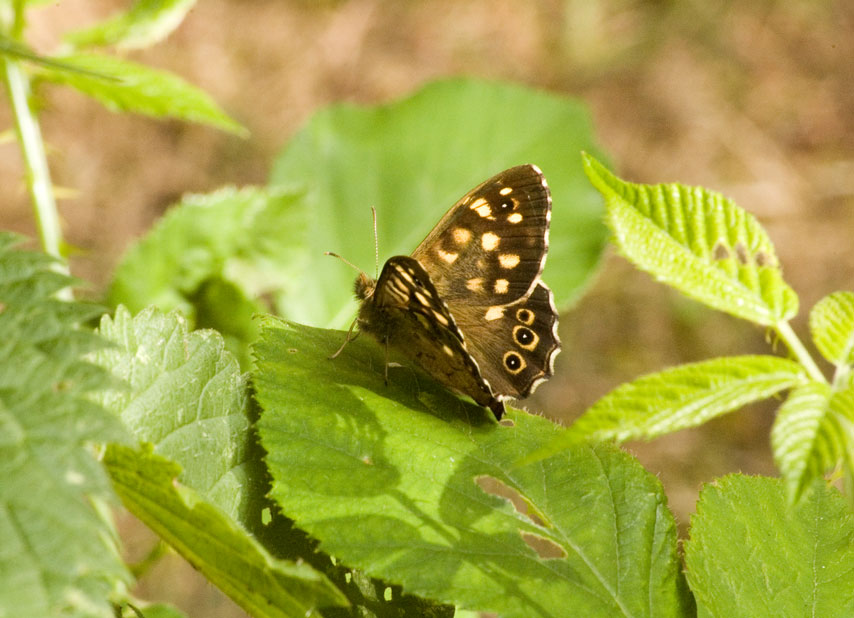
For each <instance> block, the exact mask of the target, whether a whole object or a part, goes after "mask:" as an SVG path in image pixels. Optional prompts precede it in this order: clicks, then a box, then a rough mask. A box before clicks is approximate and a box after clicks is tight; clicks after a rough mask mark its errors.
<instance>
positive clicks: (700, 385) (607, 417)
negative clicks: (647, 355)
mask: <svg viewBox="0 0 854 618" xmlns="http://www.w3.org/2000/svg"><path fill="white" fill-rule="evenodd" d="M806 381H807V376H806V373H805V372H804V370H803V368H802V367H801V366H800V365H799V364H797V363H795V362H793V361H790V360H787V359H785V358H778V357H776V356H734V357H727V358H716V359H712V360H707V361H701V362H698V363H690V364H686V365H680V366H678V367H673V368H671V369H665V370H664V371H661V372H658V373H653V374H650V375H646V376H642V377H640V378H638V379H636V380H633V381H632V382H629V383H627V384H622V385H620V386H618V387H617V388H616V389H614V390H613V391H611V392H610V393H608V394H607V395H605V396H604V397H602V399H600V400H599V401H597V402H596V403H595V404H593V406H592V407H591V408H590V409H589V410H587V412H585V413H584V415H583V416H581V418H579V419H578V420H577V421H576V422H575V423H574V424H573V425H572V427H571V428H570V430H569V431H568V432H567V433H566V438H567V439H568V440H577V439H579V438H582V437H583V438H587V439H593V440H597V441H601V440H617V441H618V442H624V441H626V440H638V439H644V440H649V439H652V438H655V437H658V436H662V435H665V434H668V433H672V432H674V431H678V430H680V429H685V428H687V427H696V426H697V425H702V424H703V423H705V422H707V421H709V420H711V419H712V418H714V417H716V416H719V415H721V414H725V413H727V412H732V411H733V410H737V409H738V408H740V407H742V406H744V405H746V404H748V403H751V402H754V401H759V400H761V399H765V398H767V397H771V396H772V395H774V394H776V393H779V392H780V391H782V390H785V389H788V388H792V387H793V386H798V385H800V384H804V383H805V382H806ZM555 446H557V445H555Z"/></svg>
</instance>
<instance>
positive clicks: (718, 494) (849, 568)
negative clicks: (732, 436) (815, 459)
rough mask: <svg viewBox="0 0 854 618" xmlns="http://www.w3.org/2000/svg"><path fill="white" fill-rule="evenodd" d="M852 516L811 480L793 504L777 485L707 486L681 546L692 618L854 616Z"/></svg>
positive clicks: (732, 480) (736, 481)
mask: <svg viewBox="0 0 854 618" xmlns="http://www.w3.org/2000/svg"><path fill="white" fill-rule="evenodd" d="M852 547H854V518H852V515H851V513H850V511H849V510H848V507H847V505H846V503H845V500H844V498H843V497H842V496H841V495H840V494H839V492H838V491H836V490H835V489H832V488H828V487H826V485H825V484H824V482H822V481H818V482H816V483H814V484H813V485H812V486H811V489H810V491H809V492H808V493H807V494H806V495H805V496H804V499H803V500H802V501H801V502H800V503H798V504H797V505H795V506H791V505H789V504H788V503H787V500H786V494H785V491H784V489H783V484H782V483H781V482H780V481H779V480H777V479H770V478H762V477H745V476H739V475H733V476H727V477H724V478H723V479H720V480H718V481H717V482H716V483H715V484H714V485H707V486H706V487H705V488H704V489H703V491H702V492H701V494H700V501H699V503H698V504H697V513H696V514H695V515H693V516H692V517H691V539H690V540H689V541H688V542H687V544H686V547H685V563H686V566H687V575H688V582H689V583H690V585H691V589H692V590H693V592H694V595H695V596H696V598H697V605H698V610H699V611H698V615H700V616H710V617H711V616H719V617H721V618H739V617H744V618H756V617H757V616H821V617H822V618H842V617H843V616H851V615H854V552H852V551H851V548H852Z"/></svg>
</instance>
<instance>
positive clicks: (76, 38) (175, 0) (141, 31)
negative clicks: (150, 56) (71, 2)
mask: <svg viewBox="0 0 854 618" xmlns="http://www.w3.org/2000/svg"><path fill="white" fill-rule="evenodd" d="M195 4H196V0H136V2H134V3H133V5H132V6H131V7H130V8H129V9H128V10H127V11H125V12H123V13H119V14H117V15H114V16H113V17H110V18H109V19H107V20H105V21H103V22H101V23H98V24H95V25H94V26H90V27H88V28H86V29H84V30H77V31H74V32H69V33H67V34H66V35H65V40H66V41H69V42H70V43H73V44H74V45H76V46H78V47H82V46H87V45H116V46H117V47H118V48H119V49H135V48H140V47H148V46H149V45H153V44H154V43H157V42H159V41H161V40H163V39H165V38H166V37H167V36H169V34H170V33H171V32H172V31H173V30H174V29H175V28H177V27H178V26H179V25H180V24H181V22H182V21H183V20H184V16H185V15H186V14H187V12H188V11H189V10H190V9H191V8H193V5H195Z"/></svg>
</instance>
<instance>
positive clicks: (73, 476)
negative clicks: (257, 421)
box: [0, 232, 131, 618]
mask: <svg viewBox="0 0 854 618" xmlns="http://www.w3.org/2000/svg"><path fill="white" fill-rule="evenodd" d="M17 242H18V238H17V237H15V236H12V235H11V234H8V233H5V232H0V479H2V482H0V539H2V541H0V615H4V616H28V617H34V618H38V617H41V616H45V617H47V616H102V617H104V618H107V617H110V616H112V615H113V613H112V608H111V605H110V603H109V599H110V598H111V597H112V598H116V599H118V598H121V597H123V596H124V595H125V594H126V587H127V586H128V585H129V584H130V581H131V576H130V574H129V573H128V572H127V570H126V569H125V567H124V564H123V563H122V561H121V559H120V558H119V550H118V547H117V540H116V533H115V530H114V529H113V526H112V522H111V521H110V519H109V515H108V512H107V509H105V508H103V504H104V501H105V500H107V499H110V498H111V496H112V494H111V492H110V489H109V483H108V481H107V478H106V475H105V474H104V471H103V469H102V468H101V466H100V464H98V462H97V461H96V460H95V458H94V457H93V456H92V444H93V443H94V442H100V441H106V440H119V439H123V438H124V437H125V436H126V434H125V432H124V430H123V429H122V427H121V426H120V424H119V423H118V422H117V421H116V419H114V418H113V417H112V416H110V415H109V414H107V412H105V411H104V410H103V409H102V408H100V407H99V406H97V405H96V404H94V403H93V402H92V401H90V399H89V398H90V396H91V394H92V393H93V391H95V390H96V389H99V388H103V387H105V386H107V385H109V384H110V383H111V379H110V377H109V375H108V374H107V373H106V372H104V371H103V370H102V369H100V368H99V367H96V366H94V365H92V364H91V363H89V362H87V361H85V360H84V356H85V354H86V353H88V352H90V351H93V350H96V349H98V348H100V347H102V346H103V345H104V343H103V341H101V340H100V339H99V338H98V337H96V336H95V335H93V334H92V332H91V331H89V330H87V329H85V328H83V327H81V326H80V325H81V324H82V323H84V322H85V321H87V320H88V319H90V318H92V317H94V316H95V315H97V314H98V313H100V310H99V308H98V307H95V306H92V305H86V304H83V303H68V302H63V301H60V300H57V299H56V298H54V296H53V295H54V294H55V292H57V291H58V290H60V289H62V288H64V287H67V286H68V285H70V284H71V283H72V282H73V281H72V279H70V278H69V277H66V276H64V275H61V274H59V273H56V272H54V271H53V270H51V267H52V265H53V261H52V260H51V259H50V258H48V257H47V256H45V255H42V254H38V253H31V252H25V251H19V250H16V249H15V248H14V245H15V244H16V243H17Z"/></svg>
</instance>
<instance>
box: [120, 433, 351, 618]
mask: <svg viewBox="0 0 854 618" xmlns="http://www.w3.org/2000/svg"><path fill="white" fill-rule="evenodd" d="M104 464H105V465H106V467H107V470H108V471H109V472H110V477H111V478H112V480H113V486H114V487H115V489H116V491H117V492H118V494H119V495H120V496H121V498H122V502H124V504H125V506H126V507H127V508H128V509H129V510H130V511H131V512H132V513H133V514H134V515H136V516H137V517H139V518H140V519H141V520H142V521H143V522H145V523H146V524H147V525H148V526H149V527H150V528H151V529H152V530H154V531H155V532H156V533H157V534H158V535H159V536H160V537H161V538H163V539H164V540H165V541H166V542H168V543H169V544H170V545H172V547H174V548H175V549H176V550H178V552H179V553H180V554H181V555H183V556H184V557H185V558H186V559H187V560H188V561H189V562H190V563H191V564H192V565H193V566H194V567H196V568H197V569H198V570H199V571H201V572H202V574H203V575H204V576H205V577H207V578H208V580H209V581H210V582H211V583H213V584H216V585H217V586H218V587H219V588H220V589H221V590H223V591H224V592H225V593H226V594H228V595H229V596H230V597H231V598H232V599H234V601H235V602H236V603H238V604H239V605H240V606H241V607H243V608H244V609H245V610H246V611H247V612H249V613H250V614H251V615H252V616H255V617H256V618H267V617H269V618H302V617H312V618H321V616H322V615H321V613H320V612H319V611H317V608H318V607H324V606H346V605H347V600H346V599H345V598H344V595H342V594H341V593H340V592H339V591H338V589H337V588H335V587H334V586H333V585H332V584H331V583H330V582H329V581H328V580H327V579H326V578H325V577H324V576H323V575H322V574H321V573H319V572H317V571H315V570H314V569H313V568H311V567H310V566H309V565H307V564H302V563H294V562H288V561H284V560H277V559H275V558H273V557H272V556H271V555H270V554H269V553H268V552H267V551H266V550H265V549H264V548H263V547H262V546H261V545H260V544H259V543H258V542H257V541H255V540H254V539H253V538H252V537H251V536H249V535H248V534H246V532H245V531H244V530H243V529H241V528H240V527H239V526H237V525H236V524H235V523H234V522H233V521H232V520H231V519H229V518H228V517H226V516H225V515H224V514H223V513H222V512H221V511H220V510H218V509H217V508H216V507H214V506H212V505H211V504H209V503H207V502H205V501H203V500H201V499H200V498H199V497H198V496H197V495H196V494H195V492H193V491H192V490H190V489H189V488H187V487H184V486H181V485H178V484H177V482H176V480H175V479H176V477H178V476H179V474H180V472H181V468H180V466H178V465H176V464H175V463H173V462H171V461H169V460H167V459H164V458H162V457H159V456H157V455H154V454H153V453H150V452H143V451H136V450H134V449H131V448H128V447H122V446H118V445H110V446H109V448H108V449H107V453H106V456H105V457H104Z"/></svg>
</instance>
